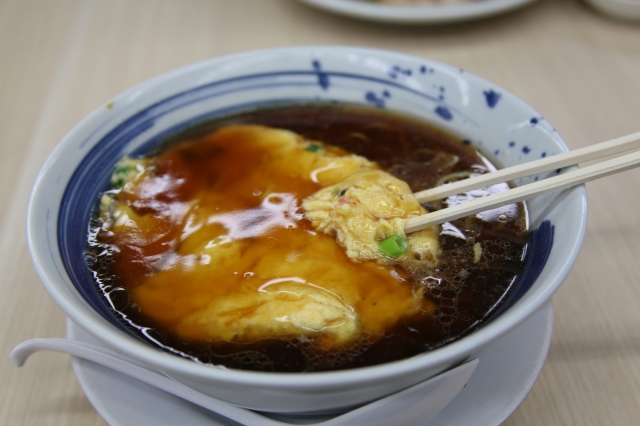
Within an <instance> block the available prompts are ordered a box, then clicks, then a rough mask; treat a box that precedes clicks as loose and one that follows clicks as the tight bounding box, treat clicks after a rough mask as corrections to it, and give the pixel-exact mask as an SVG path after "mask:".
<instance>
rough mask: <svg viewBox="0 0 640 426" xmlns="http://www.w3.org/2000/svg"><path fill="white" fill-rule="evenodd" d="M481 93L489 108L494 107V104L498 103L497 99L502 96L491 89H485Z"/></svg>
mask: <svg viewBox="0 0 640 426" xmlns="http://www.w3.org/2000/svg"><path fill="white" fill-rule="evenodd" d="M482 93H484V98H485V100H486V101H487V106H488V107H489V108H495V106H496V105H497V104H498V101H499V100H500V98H501V97H502V95H501V94H500V93H498V92H494V91H493V90H485V91H484V92H482Z"/></svg>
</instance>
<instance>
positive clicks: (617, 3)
mask: <svg viewBox="0 0 640 426" xmlns="http://www.w3.org/2000/svg"><path fill="white" fill-rule="evenodd" d="M586 2H587V3H589V4H590V5H591V6H593V8H594V9H595V10H597V11H598V12H602V13H605V14H607V15H610V16H613V17H616V18H621V19H627V20H640V0H586Z"/></svg>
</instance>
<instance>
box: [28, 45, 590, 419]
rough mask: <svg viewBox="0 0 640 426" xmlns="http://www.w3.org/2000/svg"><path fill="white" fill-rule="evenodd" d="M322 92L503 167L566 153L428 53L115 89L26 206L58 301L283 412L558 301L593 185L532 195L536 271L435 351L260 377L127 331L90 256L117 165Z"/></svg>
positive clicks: (56, 158) (236, 63) (308, 61)
mask: <svg viewBox="0 0 640 426" xmlns="http://www.w3.org/2000/svg"><path fill="white" fill-rule="evenodd" d="M318 99H319V100H332V101H333V100H335V101H342V102H349V103H356V104H363V105H374V106H376V107H379V108H385V109H388V110H393V111H399V112H402V113H406V114H410V115H413V116H417V117H420V118H422V119H424V120H426V121H428V122H431V123H434V124H436V125H438V126H440V127H442V128H444V129H447V130H449V131H451V132H453V133H455V134H458V135H461V136H463V137H464V138H466V139H468V140H469V141H471V143H472V144H473V145H475V146H476V147H477V148H478V149H479V150H481V151H482V152H483V153H485V154H486V155H487V156H488V157H489V158H490V159H492V160H493V161H494V162H495V163H497V164H499V165H502V166H510V165H514V164H517V163H521V162H526V161H529V160H533V159H537V158H540V157H543V156H548V155H553V154H556V153H559V152H562V151H566V150H567V147H566V145H565V144H564V142H563V141H562V139H561V138H560V136H559V135H558V134H557V133H556V131H555V130H554V129H553V127H552V126H551V125H550V124H549V123H547V121H546V120H545V119H544V118H542V117H541V116H540V114H538V113H537V112H535V111H534V110H533V109H531V108H530V107H529V106H527V105H526V104H524V103H523V102H522V101H520V100H519V99H517V98H516V97H515V96H513V95H511V94H510V93H508V92H506V91H505V90H503V89H501V88H500V87H498V86H496V85H494V84H492V83H490V82H488V81H485V80H483V79H481V78H479V77H476V76H474V75H472V74H469V73H467V72H465V71H463V70H461V69H459V68H455V67H451V66H447V65H443V64H440V63H436V62H433V61H430V60H428V59H425V58H419V57H412V56H406V55H402V54H396V53H391V52H384V51H378V50H371V49H362V48H356V47H304V48H283V49H274V50H264V51H256V52H248V53H242V54H238V55H233V56H227V57H222V58H217V59H213V60H210V61H205V62H202V63H198V64H195V65H191V66H188V67H185V68H181V69H178V70H176V71H172V72H169V73H167V74H164V75H161V76H159V77H157V78H154V79H152V80H150V81H147V82H145V83H142V84H140V85H139V86H137V87H135V88H133V89H131V90H129V91H127V92H125V93H123V94H121V95H119V96H117V97H115V98H114V99H113V100H111V101H109V102H108V103H107V104H105V105H104V106H103V107H101V108H99V109H98V110H96V111H94V112H93V113H92V114H91V115H90V116H88V117H87V118H86V119H84V120H83V121H82V122H81V123H80V124H78V125H77V126H76V127H75V128H74V129H73V130H71V132H69V134H68V135H67V136H65V137H64V139H63V140H62V141H61V142H60V144H59V145H58V146H57V147H56V149H55V150H54V151H53V152H52V154H51V155H50V157H49V158H48V159H47V161H46V163H45V164H44V166H43V168H42V170H41V172H40V174H39V176H38V178H37V181H36V183H35V186H34V189H33V193H32V196H31V199H30V203H29V206H28V217H27V225H28V226H27V231H28V241H29V247H30V251H31V256H32V258H33V262H34V264H35V267H36V269H37V272H38V274H39V276H40V279H41V280H42V283H43V285H44V287H45V288H46V289H47V291H48V292H49V293H50V295H51V297H52V298H53V299H54V300H55V302H56V303H57V304H58V305H59V306H60V307H61V308H62V309H63V310H64V312H65V313H66V314H67V315H68V316H69V318H71V319H72V320H73V321H74V322H75V323H76V324H78V325H79V326H80V327H82V328H83V329H84V330H85V331H86V332H87V333H89V334H91V335H92V336H94V337H95V338H96V339H98V340H99V341H101V342H103V343H104V344H105V345H106V346H107V347H110V348H112V349H114V350H116V351H118V352H120V353H122V354H124V355H126V356H129V357H131V358H133V359H135V360H137V361H138V362H140V363H142V364H145V365H148V366H151V367H154V368H157V369H159V370H162V371H164V372H166V373H167V374H168V375H170V376H172V377H174V378H176V379H177V380H179V381H182V382H184V383H186V384H188V385H190V386H192V387H194V388H196V389H199V390H201V391H203V392H205V393H208V394H210V395H212V396H215V397H217V398H220V399H223V400H226V401H229V402H232V403H234V404H237V405H240V406H243V407H249V408H253V409H258V410H263V411H274V412H283V413H286V412H289V413H296V412H321V411H335V410H341V409H345V408H348V407H352V406H356V405H358V404H362V403H364V402H366V401H370V400H373V399H376V398H379V397H381V396H383V395H386V394H389V393H391V392H394V391H397V390H399V389H402V388H405V387H407V386H410V385H412V384H414V383H417V382H419V381H421V380H424V379H426V378H428V377H430V376H432V375H434V374H436V373H438V372H440V371H442V370H444V369H446V368H448V367H450V366H452V365H454V364H456V363H459V362H461V361H463V360H464V359H466V358H468V357H469V356H470V355H472V354H473V353H474V352H476V351H478V350H479V349H481V348H483V347H484V346H485V345H487V344H489V343H491V342H493V341H494V340H496V339H498V338H500V337H501V336H502V335H504V334H505V333H506V332H507V331H509V330H511V329H512V328H514V327H515V326H517V325H518V324H520V323H521V322H522V321H523V320H525V319H526V318H528V317H529V316H530V315H532V314H533V313H534V312H536V311H537V310H538V309H539V308H540V307H541V306H542V305H543V304H544V303H545V302H547V301H548V300H549V299H550V298H551V296H552V295H553V293H554V292H555V291H556V289H557V288H558V287H559V286H560V284H561V283H562V281H563V280H564V279H565V277H566V276H567V274H568V272H569V270H570V269H571V267H572V265H573V264H574V262H575V260H576V257H577V255H578V251H579V248H580V246H581V244H582V240H583V236H584V233H585V226H586V211H587V209H586V193H585V190H584V187H577V188H574V189H572V190H570V191H565V192H563V193H561V194H553V195H548V196H544V197H539V198H537V199H535V200H532V201H531V202H530V203H529V211H530V217H531V224H532V229H534V231H533V232H532V239H531V242H530V246H529V257H528V258H529V260H528V265H527V273H526V274H525V276H524V277H523V279H522V281H521V283H520V285H519V286H518V289H517V293H516V295H515V296H514V297H513V298H512V300H511V301H510V303H509V306H508V308H507V309H504V310H503V311H502V312H501V314H500V315H499V316H497V318H495V319H493V320H492V321H490V322H489V323H487V324H485V325H484V326H483V327H481V328H480V329H479V330H477V331H475V332H473V333H471V334H470V335H468V336H466V337H464V338H462V339H460V340H458V341H456V342H453V343H451V344H449V345H446V346H444V347H442V348H439V349H437V350H434V351H432V352H430V353H425V354H422V355H419V356H416V357H413V358H410V359H406V360H402V361H397V362H392V363H387V364H383V365H378V366H373V367H366V368H360V369H352V370H346V371H337V372H322V373H289V374H286V373H256V372H249V371H234V370H227V369H220V368H214V367H210V366H205V365H200V364H197V363H195V362H191V361H188V360H186V359H182V358H180V357H177V356H174V355H170V354H168V353H165V352H163V351H160V350H158V349H156V348H155V347H152V346H150V345H148V344H145V343H143V342H141V341H140V340H138V339H136V338H134V337H132V336H131V335H129V334H127V333H126V332H125V331H123V330H122V328H121V327H119V326H118V325H117V322H116V321H115V320H114V319H113V317H111V316H110V314H109V312H108V311H107V310H106V308H105V307H104V304H103V303H102V302H101V301H100V299H99V298H98V296H97V294H96V292H95V291H94V290H93V284H92V281H91V275H90V274H89V272H88V270H87V269H86V267H85V264H84V259H83V247H84V243H85V238H86V231H87V223H88V220H89V216H90V211H91V207H92V205H93V203H94V200H95V199H96V196H97V194H98V192H99V191H100V190H102V189H103V187H104V185H105V184H106V182H107V181H108V178H109V176H110V174H111V171H112V169H113V166H114V164H115V163H116V162H117V160H118V159H119V158H120V157H121V156H122V155H124V154H127V153H131V152H133V151H135V150H140V149H144V147H145V146H149V144H153V143H154V142H155V141H157V140H159V139H161V138H162V137H163V136H165V135H166V134H168V133H171V132H173V131H175V130H177V129H180V128H182V127H184V126H186V125H188V124H193V123H194V122H198V121H200V120H203V119H206V118H211V117H214V116H217V115H220V114H227V113H230V112H233V111H239V110H244V109H247V108H250V107H255V106H261V105H267V104H275V103H283V102H284V103H287V102H291V101H313V100H318ZM557 172H559V171H557ZM552 173H556V172H552ZM537 178H538V177H532V178H530V179H528V180H531V179H537Z"/></svg>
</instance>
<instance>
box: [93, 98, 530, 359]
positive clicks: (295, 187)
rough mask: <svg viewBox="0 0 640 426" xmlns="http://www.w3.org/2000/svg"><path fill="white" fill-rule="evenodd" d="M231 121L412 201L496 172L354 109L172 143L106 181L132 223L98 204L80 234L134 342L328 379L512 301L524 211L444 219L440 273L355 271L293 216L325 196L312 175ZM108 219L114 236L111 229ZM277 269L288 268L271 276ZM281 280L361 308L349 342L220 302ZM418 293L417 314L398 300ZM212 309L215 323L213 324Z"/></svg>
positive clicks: (255, 303)
mask: <svg viewBox="0 0 640 426" xmlns="http://www.w3.org/2000/svg"><path fill="white" fill-rule="evenodd" d="M237 125H260V126H268V127H269V128H275V129H286V130H290V131H292V132H295V133H297V134H299V135H301V136H302V137H304V138H305V139H308V140H311V141H313V140H316V141H322V142H324V143H325V144H327V145H326V146H325V150H326V151H327V152H328V153H329V154H331V155H337V156H340V155H346V154H349V153H353V154H357V155H360V156H363V157H366V158H367V159H369V160H371V161H374V162H376V163H377V164H378V165H379V166H380V167H381V168H382V169H383V170H386V171H388V172H390V173H391V174H393V175H395V176H396V177H398V178H400V179H402V180H404V181H405V182H407V183H408V184H409V186H410V188H411V190H412V191H414V192H416V191H420V190H423V189H426V188H430V187H433V186H435V185H437V184H441V183H443V181H447V180H452V179H459V178H464V177H467V176H469V175H471V174H478V173H485V172H487V171H490V170H492V166H491V165H490V164H489V162H488V161H487V160H486V159H485V158H484V157H482V156H481V155H480V154H478V153H477V152H476V151H475V150H474V149H473V148H472V147H471V146H470V144H469V143H468V142H466V141H463V140H460V139H458V138H456V137H454V136H452V135H450V134H447V133H445V132H443V131H441V130H439V129H436V128H434V127H432V126H430V125H427V124H425V123H423V122H420V121H417V120H414V119H411V118H408V117H405V116H400V115H395V114H391V113H388V112H384V111H381V110H376V109H370V108H364V107H353V106H338V105H297V106H291V107H287V108H278V109H264V110H256V111H252V112H247V113H243V114H238V115H235V116H231V117H226V118H224V119H219V120H216V121H213V122H208V123H204V124H201V125H199V126H197V127H195V128H192V129H189V130H188V131H184V132H181V133H180V134H176V135H173V136H172V137H171V138H169V139H167V140H166V141H165V142H164V143H162V144H160V145H159V147H158V148H157V149H156V150H155V151H154V152H153V153H151V154H149V155H148V156H147V157H148V158H149V160H145V161H149V162H150V164H151V166H150V168H149V170H151V171H149V172H145V173H147V175H145V176H146V177H145V180H144V182H143V183H140V184H139V185H137V186H136V188H135V190H130V191H128V190H126V189H119V188H117V187H118V186H119V185H120V184H121V182H115V181H114V182H115V183H114V185H115V187H116V188H114V189H111V190H109V191H106V193H105V194H103V196H102V198H103V200H102V203H103V204H104V203H105V200H106V201H110V200H111V201H112V200H114V199H115V200H117V202H118V203H120V205H121V206H123V207H122V209H124V210H122V211H125V212H127V214H128V216H127V214H125V215H124V216H126V218H125V219H122V218H120V219H118V218H117V217H112V216H109V214H110V213H107V214H104V207H103V214H102V215H100V213H99V212H97V213H96V215H95V217H94V219H93V220H92V224H91V228H90V232H89V239H88V245H87V254H88V258H89V259H92V260H91V262H90V263H91V266H90V268H91V269H92V271H93V272H94V276H95V277H96V285H97V287H98V289H99V291H100V292H101V293H102V294H103V296H104V300H105V303H106V304H107V305H108V306H109V307H110V308H111V309H112V310H113V311H114V313H115V315H116V316H117V317H118V318H119V319H120V320H121V321H122V322H123V323H124V324H125V325H126V326H127V327H128V328H129V329H131V330H132V331H133V332H134V333H135V334H137V335H138V336H140V337H141V338H143V339H145V340H147V341H150V342H152V343H153V344H155V345H157V346H159V347H161V348H163V349H165V350H167V351H170V352H173V353H176V354H179V355H182V356H185V357H187V358H190V359H193V360H197V361H198V362H202V363H209V364H215V365H224V366H226V367H229V368H237V369H247V370H260V371H280V372H299V371H324V370H339V369H346V368H356V367H362V366H368V365H374V364H380V363H384V362H389V361H394V360H400V359H403V358H407V357H410V356H413V355H416V354H419V353H422V352H425V351H429V350H433V349H435V348H438V347H440V346H442V345H444V344H446V343H448V342H451V341H453V340H455V339H458V338H460V337H462V336H464V335H466V334H468V333H470V332H472V331H473V330H474V329H476V328H477V327H478V326H479V325H480V324H482V322H484V321H486V320H487V319H488V318H490V316H491V314H492V313H493V312H495V311H496V310H497V309H498V307H499V306H500V305H501V304H502V303H504V301H505V300H506V299H507V298H508V297H509V295H510V293H511V291H512V290H513V288H514V286H515V285H516V283H517V281H518V277H519V275H520V274H521V273H522V270H523V268H524V256H525V253H526V241H527V238H526V226H527V218H526V211H525V209H524V206H523V205H522V204H514V205H510V206H505V207H502V208H500V209H496V210H492V211H488V212H484V213H481V214H478V215H476V216H470V217H467V218H463V219H459V220H456V221H453V222H451V223H446V224H444V225H443V226H442V227H441V228H440V229H439V235H438V240H439V247H440V256H439V259H438V263H437V265H436V266H420V265H418V266H416V267H409V268H407V267H405V268H402V267H401V266H399V265H383V266H381V265H378V264H375V262H360V263H355V262H353V261H352V260H350V259H348V258H347V257H346V255H344V252H343V250H342V248H341V247H340V246H339V245H338V244H337V242H336V241H335V237H332V236H328V235H323V234H319V233H316V232H314V230H313V228H312V227H311V225H310V223H309V222H308V221H307V220H306V219H304V216H303V215H302V214H301V212H300V204H301V200H302V199H303V198H305V197H308V196H309V195H311V194H313V193H314V192H316V191H317V190H319V189H321V188H322V187H323V185H322V182H318V181H314V180H309V179H305V178H299V176H298V175H299V173H298V171H299V170H297V169H298V168H299V167H298V166H292V167H291V169H292V170H290V171H289V172H286V173H285V172H283V170H285V169H287V165H286V164H285V165H282V164H280V165H279V166H278V170H277V171H274V169H273V167H275V166H274V164H277V161H278V159H277V156H276V157H274V156H273V155H272V152H271V151H270V150H269V149H268V145H269V144H267V145H266V146H267V148H265V146H258V145H254V144H252V142H251V141H250V140H248V136H247V135H248V134H251V132H249V133H247V132H243V131H236V130H234V129H235V127H233V126H237ZM229 126H232V127H229ZM240 129H242V127H240ZM305 155H307V154H305ZM309 155H310V154H309ZM274 158H275V160H274ZM273 161H276V163H273ZM269 167H271V168H272V169H269ZM134 168H135V167H134ZM294 169H295V170H294ZM506 189H508V186H507V185H506V184H501V185H495V186H493V187H490V188H485V189H483V190H478V191H472V192H470V193H467V194H461V195H459V196H453V197H449V198H448V199H446V200H443V201H441V202H434V203H429V204H427V205H424V207H425V208H426V209H427V210H428V211H433V210H438V209H441V208H443V207H445V206H446V205H452V204H457V203H461V202H464V201H465V200H467V199H469V198H474V197H478V196H483V195H486V194H487V193H491V192H497V191H503V190H506ZM105 197H107V198H105ZM194 200H196V201H194ZM265 206H266V207H265ZM274 209H275V210H274ZM97 210H99V209H97ZM273 211H277V214H274V213H273ZM120 213H122V212H119V214H120ZM132 218H135V221H133V222H132V221H131V220H132ZM118 220H120V222H119V223H120V225H119V226H121V228H117V227H115V225H114V223H115V222H118ZM127 221H129V222H127ZM238 224H239V225H238ZM127 226H129V228H127ZM116 229H120V231H116ZM234 229H235V231H233V230H234ZM233 232H236V233H235V234H233ZM234 235H235V236H234ZM231 239H233V240H234V244H232V245H228V244H227V245H225V246H224V247H232V248H233V250H231V249H229V250H227V249H226V248H225V250H227V251H226V252H225V251H220V250H218V251H216V252H215V256H214V257H213V258H212V257H211V252H210V251H207V250H209V249H210V248H211V247H213V246H216V245H219V244H222V243H225V244H226V243H228V242H229V241H230V240H231ZM216 256H217V257H216ZM283 265H284V266H283ZM285 266H286V267H288V268H290V269H286V268H285V269H281V267H285ZM291 268H292V269H291ZM292 274H293V275H295V277H296V278H291V277H290V275H291V276H293V275H292ZM283 277H289V278H286V279H287V280H289V281H294V282H293V284H292V283H291V282H290V283H289V284H288V285H297V284H296V283H301V282H303V281H304V283H321V286H322V291H324V292H325V293H326V294H331V295H332V297H333V296H336V298H337V300H340V301H341V302H340V303H342V302H344V304H345V305H346V306H347V307H348V309H349V310H353V312H354V315H356V314H357V315H358V317H357V318H358V319H357V321H355V323H354V324H356V325H355V326H354V327H356V328H357V331H353V330H351V331H350V333H352V334H347V337H344V334H336V333H334V335H330V336H329V337H327V335H326V333H325V334H324V335H323V333H318V335H317V336H315V335H314V333H313V332H310V331H309V330H308V329H309V327H308V326H305V327H306V329H305V333H301V334H300V335H296V333H292V332H291V329H290V328H289V329H287V328H285V329H282V328H281V325H282V323H283V322H282V321H280V322H278V321H279V320H281V319H282V318H285V317H286V316H287V315H285V314H282V313H279V311H278V309H280V308H279V307H276V308H275V310H274V309H273V308H272V310H271V311H270V313H269V315H271V316H272V317H273V318H276V319H277V320H278V321H275V322H273V324H271V325H265V324H264V323H257V322H255V321H254V322H251V321H249V320H248V319H247V318H251V319H252V321H253V320H255V318H257V316H256V315H257V314H256V313H255V312H256V310H259V309H263V310H264V309H266V308H265V306H268V305H265V303H267V302H265V301H264V300H263V299H260V298H255V299H251V300H252V301H251V303H248V302H241V303H240V304H236V305H234V304H233V303H232V304H231V305H229V303H231V302H229V301H230V300H236V299H237V297H239V296H237V295H238V294H244V293H247V294H252V295H255V294H258V293H260V292H261V294H260V297H262V293H267V292H266V291H265V289H266V288H267V287H268V286H270V285H272V284H273V283H280V282H281V281H283V280H284V279H285V278H283ZM300 277H302V278H300ZM296 280H297V281H296ZM345 283H346V284H345ZM312 286H313V287H314V288H315V287H318V285H316V284H313V285H312ZM313 291H316V290H313ZM256 292H258V293H256ZM325 293H323V294H325ZM251 297H254V296H251ZM278 297H280V298H281V299H282V300H285V299H286V300H285V301H286V302H292V301H293V302H296V301H297V300H299V299H300V298H301V297H311V299H313V300H314V301H315V302H317V301H318V297H319V296H318V295H317V294H315V293H314V294H311V296H309V295H303V296H300V294H294V295H293V296H292V293H291V291H290V290H286V291H285V290H283V291H281V292H280V293H279V296H278ZM322 297H324V296H322ZM234 298H236V299H234ZM314 298H315V299H314ZM214 299H215V302H213V300H214ZM294 299H295V300H294ZM311 299H310V300H311ZM416 299H418V300H417V302H416V303H418V304H419V309H414V310H406V309H405V308H404V307H403V306H404V305H403V304H406V303H407V302H406V301H407V300H409V301H413V302H415V301H416ZM315 302H314V303H315ZM413 302H412V303H413ZM234 303H235V302H234ZM333 308H335V306H332V309H333ZM305 309H306V311H307V312H306V313H305V315H306V314H308V313H309V312H308V311H309V308H305ZM403 309H404V310H403ZM348 312H350V311H348ZM407 312H409V313H407ZM221 313H224V315H226V316H224V318H220V316H221V315H222V314H221ZM251 315H253V317H252V316H251ZM349 315H350V314H349ZM340 318H341V317H340ZM340 318H339V315H338V316H336V319H335V321H338V322H340V321H342V319H340ZM283 321H284V322H287V321H288V320H286V321H285V320H283ZM310 321H313V319H312V320H310ZM326 321H328V320H326V318H325V323H324V324H325V325H326V324H328V323H327V322H326ZM289 322H291V321H289ZM294 322H295V321H294ZM338 322H336V324H338ZM343 323H344V322H340V324H343ZM263 330H267V332H264V331H263ZM261 333H263V334H261ZM353 336H355V337H353Z"/></svg>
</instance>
